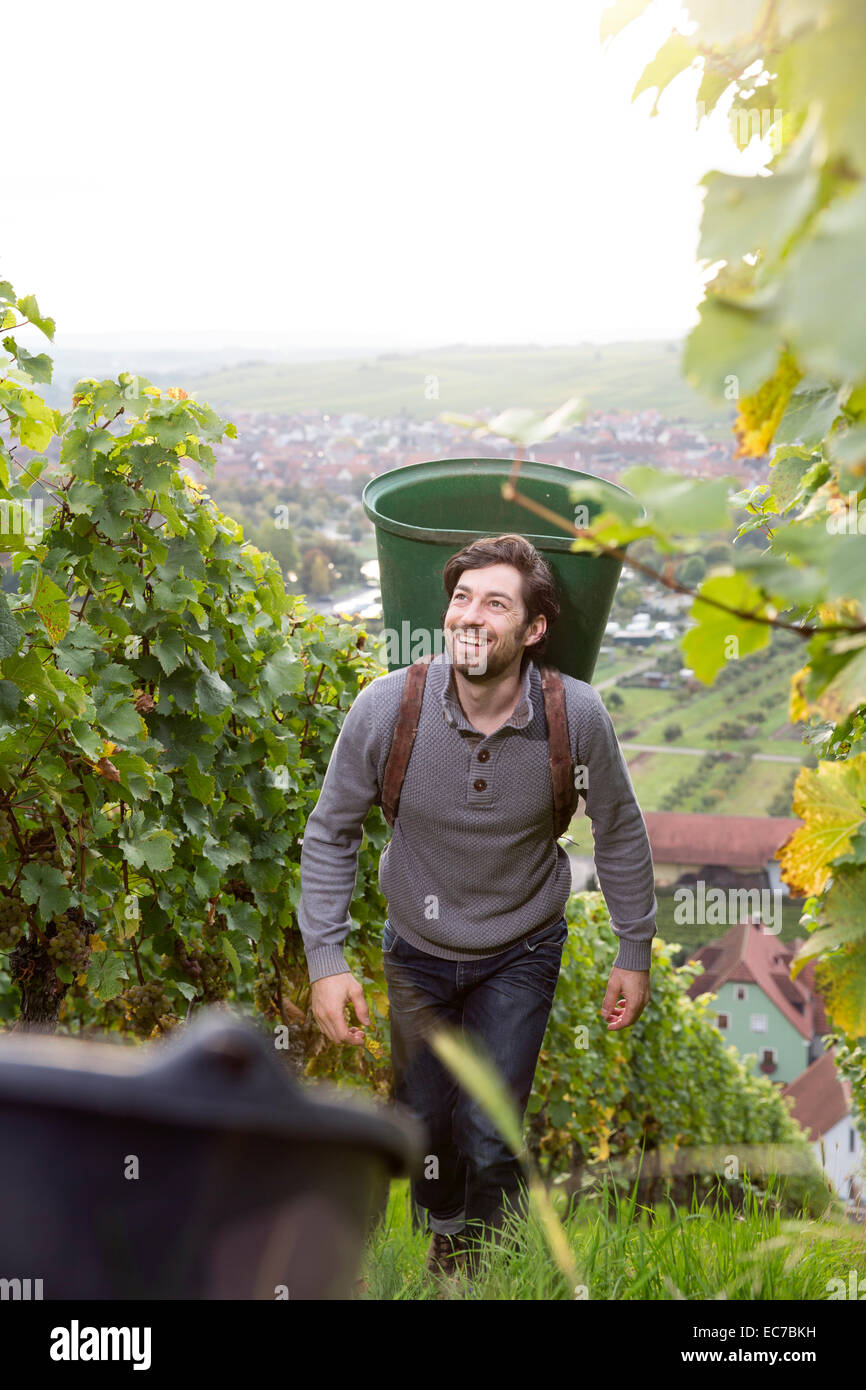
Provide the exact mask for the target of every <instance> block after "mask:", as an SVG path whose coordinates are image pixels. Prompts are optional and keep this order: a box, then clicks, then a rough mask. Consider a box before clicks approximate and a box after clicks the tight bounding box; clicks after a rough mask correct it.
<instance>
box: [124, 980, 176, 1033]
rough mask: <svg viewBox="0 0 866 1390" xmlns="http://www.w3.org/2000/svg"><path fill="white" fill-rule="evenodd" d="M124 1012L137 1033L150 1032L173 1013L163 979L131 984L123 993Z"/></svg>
mask: <svg viewBox="0 0 866 1390" xmlns="http://www.w3.org/2000/svg"><path fill="white" fill-rule="evenodd" d="M121 1000H122V1003H123V1007H124V1012H125V1014H126V1018H127V1020H128V1022H130V1023H131V1024H132V1026H133V1028H134V1029H135V1031H136V1033H139V1034H149V1033H152V1032H153V1030H154V1028H157V1027H158V1026H159V1023H160V1020H161V1019H162V1018H163V1017H164V1016H165V1015H167V1014H170V1013H171V1008H170V1006H169V1002H168V999H167V998H166V993H165V986H164V985H163V983H162V981H161V980H148V982H147V984H144V985H130V987H129V989H127V990H124V992H123V994H122V995H121Z"/></svg>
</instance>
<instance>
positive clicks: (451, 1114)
mask: <svg viewBox="0 0 866 1390" xmlns="http://www.w3.org/2000/svg"><path fill="white" fill-rule="evenodd" d="M567 938H568V927H567V925H566V921H565V918H564V917H562V918H560V920H559V921H558V922H555V923H554V924H553V926H550V927H545V928H544V929H543V930H541V931H538V932H534V933H532V935H530V936H528V937H525V938H524V940H523V941H520V942H518V943H517V945H515V946H510V947H509V948H508V949H507V950H505V951H500V952H498V953H497V954H496V955H494V956H488V957H487V958H486V959H485V960H471V961H465V962H458V961H451V960H442V959H441V958H440V957H438V956H431V955H429V954H428V953H427V952H426V951H419V950H416V949H415V947H414V946H410V945H409V943H408V942H407V941H404V940H403V938H402V937H399V936H397V934H396V932H395V931H394V929H393V927H392V926H391V924H390V922H388V921H386V922H385V928H384V931H383V933H382V960H383V964H384V969H385V978H386V980H387V982H388V998H389V1001H390V1023H391V1062H392V1068H393V1075H394V1092H393V1096H394V1100H395V1101H396V1102H398V1103H399V1104H400V1105H403V1106H405V1107H406V1108H407V1109H409V1110H411V1111H412V1112H413V1113H414V1114H415V1115H416V1116H417V1117H418V1118H419V1119H420V1120H421V1121H422V1122H423V1123H424V1124H425V1125H426V1127H427V1138H428V1152H427V1154H426V1156H425V1162H424V1175H423V1176H421V1177H418V1178H415V1179H413V1181H412V1198H413V1205H414V1208H415V1210H414V1212H413V1216H414V1217H415V1219H416V1221H417V1220H418V1209H419V1208H426V1209H427V1220H428V1225H429V1228H430V1229H431V1230H434V1231H444V1232H446V1233H448V1234H453V1233H454V1232H456V1231H459V1230H461V1229H462V1228H463V1226H464V1225H465V1224H466V1223H467V1222H473V1223H474V1222H479V1223H483V1227H484V1229H483V1231H482V1232H481V1233H483V1234H491V1233H495V1232H496V1231H497V1229H499V1228H500V1227H501V1225H502V1220H503V1216H504V1206H503V1199H505V1198H507V1199H508V1202H509V1206H510V1209H511V1210H513V1211H517V1212H518V1213H520V1214H521V1215H525V1213H526V1182H525V1178H524V1173H523V1167H522V1164H521V1163H520V1160H519V1159H518V1158H516V1157H515V1155H514V1154H512V1152H511V1150H510V1149H509V1147H508V1145H507V1144H506V1142H505V1140H504V1139H503V1138H502V1137H501V1135H500V1134H499V1132H498V1131H497V1129H496V1127H495V1125H494V1124H493V1122H492V1120H490V1119H489V1118H488V1117H487V1115H486V1114H485V1113H484V1111H483V1110H482V1109H481V1107H480V1106H478V1105H477V1104H476V1103H475V1101H473V1100H472V1098H471V1097H470V1096H469V1094H468V1092H466V1091H465V1090H464V1089H463V1088H462V1087H461V1086H459V1085H458V1083H457V1081H456V1080H455V1078H454V1077H453V1076H452V1074H451V1072H450V1071H449V1070H448V1069H447V1068H446V1067H445V1066H444V1064H443V1063H442V1062H440V1061H439V1059H438V1057H437V1056H436V1054H435V1053H434V1052H433V1051H432V1050H431V1048H430V1047H429V1046H428V1045H427V1043H426V1041H425V1039H426V1037H427V1035H428V1033H429V1032H430V1031H431V1029H432V1028H433V1027H434V1026H436V1025H437V1024H439V1025H442V1024H445V1025H448V1026H451V1027H456V1028H457V1029H462V1030H463V1031H465V1032H466V1033H467V1034H471V1035H472V1041H473V1042H474V1043H475V1044H476V1045H478V1044H480V1045H481V1050H482V1051H485V1052H486V1054H487V1056H488V1057H489V1058H490V1059H491V1060H492V1061H493V1063H494V1064H495V1066H496V1067H497V1070H498V1071H499V1074H500V1076H501V1078H502V1079H503V1081H504V1083H505V1084H506V1086H507V1089H508V1091H509V1094H510V1095H511V1098H512V1101H513V1103H514V1105H515V1108H516V1109H517V1112H518V1114H519V1116H520V1120H521V1122H522V1120H523V1116H524V1113H525V1111H526V1106H527V1103H528V1101H529V1096H530V1092H531V1091H532V1083H533V1079H534V1077H535V1068H536V1065H537V1063H538V1054H539V1052H540V1051H541V1044H542V1042H543V1040H544V1034H545V1031H546V1029H547V1021H548V1018H549V1017H550V1010H551V1006H552V1004H553V997H554V993H555V991H556V983H557V980H558V978H559V970H560V966H561V964H562V949H563V946H564V945H565V942H566V940H567ZM476 1229H477V1228H476Z"/></svg>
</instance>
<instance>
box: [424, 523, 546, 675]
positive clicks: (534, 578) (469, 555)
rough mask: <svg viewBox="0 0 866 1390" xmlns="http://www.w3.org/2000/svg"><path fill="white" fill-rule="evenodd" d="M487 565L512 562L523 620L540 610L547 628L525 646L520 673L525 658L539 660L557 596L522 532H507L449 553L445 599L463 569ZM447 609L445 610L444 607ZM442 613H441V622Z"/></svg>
mask: <svg viewBox="0 0 866 1390" xmlns="http://www.w3.org/2000/svg"><path fill="white" fill-rule="evenodd" d="M488 565H513V566H514V568H515V569H516V570H519V572H520V577H521V593H522V596H523V605H524V607H525V609H526V624H527V625H528V624H529V623H530V622H531V621H532V619H533V618H537V617H538V615H539V614H543V615H544V617H545V618H546V619H547V629H546V631H545V632H544V633H543V635H542V636H541V637H540V638H539V639H538V641H537V642H533V643H532V644H531V645H530V646H528V647H527V648H526V649H525V651H524V653H523V659H522V661H521V663H520V670H521V673H522V672H523V671H524V670H525V668H526V663H527V662H528V661H536V662H539V661H542V660H543V658H544V653H545V651H546V650H547V640H548V636H549V633H550V629H551V627H552V625H553V624H554V623H555V622H556V620H557V618H558V617H559V599H558V597H557V593H556V585H555V583H554V580H553V575H552V573H551V571H550V568H549V566H548V564H547V562H546V560H544V559H543V558H542V557H541V555H539V553H538V551H537V550H536V549H535V546H534V545H531V544H530V542H529V541H528V540H527V539H526V537H525V536H518V535H516V534H514V533H511V532H509V533H507V534H506V535H504V536H484V537H482V538H481V539H480V540H477V541H472V543H471V544H470V545H466V546H464V547H463V549H462V550H459V551H458V552H457V554H456V555H452V556H451V558H450V560H449V561H448V562H447V564H446V566H445V568H444V570H443V571H442V582H443V584H444V585H445V592H446V594H447V595H448V602H449V604H450V602H451V596H452V594H453V593H454V590H455V588H456V587H457V583H458V580H459V579H460V576H461V575H462V574H463V572H464V571H465V570H477V569H485V568H486V567H487V566H488ZM446 611H447V610H446ZM444 619H445V614H444V613H443V615H442V621H443V624H444Z"/></svg>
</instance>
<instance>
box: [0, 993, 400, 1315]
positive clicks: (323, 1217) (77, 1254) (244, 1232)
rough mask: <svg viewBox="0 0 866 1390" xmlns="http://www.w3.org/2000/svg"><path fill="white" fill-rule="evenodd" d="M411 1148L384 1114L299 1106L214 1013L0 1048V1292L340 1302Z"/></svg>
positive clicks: (370, 1107) (263, 1041)
mask: <svg viewBox="0 0 866 1390" xmlns="http://www.w3.org/2000/svg"><path fill="white" fill-rule="evenodd" d="M425 1139H426V1135H425V1132H424V1128H423V1126H422V1125H421V1124H420V1123H419V1122H418V1121H417V1120H416V1119H415V1117H414V1116H413V1115H411V1114H410V1113H409V1112H407V1111H406V1110H404V1109H402V1108H400V1107H397V1106H393V1105H392V1106H387V1107H385V1106H384V1105H381V1104H379V1103H376V1102H373V1101H370V1102H369V1103H364V1104H362V1103H361V1102H360V1101H356V1100H355V1099H348V1098H346V1097H345V1094H344V1093H343V1092H339V1093H338V1092H337V1089H336V1087H334V1086H331V1085H329V1084H328V1083H326V1082H319V1083H317V1084H316V1092H315V1095H314V1096H313V1095H311V1094H310V1092H309V1090H308V1089H307V1088H306V1087H302V1086H300V1085H299V1084H298V1083H297V1082H296V1081H294V1080H293V1078H292V1077H291V1075H290V1074H289V1072H288V1071H287V1069H286V1067H285V1065H284V1064H283V1063H282V1061H281V1060H280V1059H279V1058H278V1057H277V1056H276V1054H275V1052H274V1049H273V1046H272V1045H271V1043H270V1042H269V1040H268V1039H267V1037H265V1036H264V1035H263V1034H261V1033H260V1032H258V1031H257V1030H256V1029H255V1028H254V1027H253V1026H252V1025H250V1024H247V1023H244V1022H241V1021H239V1020H237V1019H234V1018H232V1017H231V1016H227V1015H226V1013H225V1012H224V1011H217V1012H216V1013H214V1014H204V1015H202V1016H200V1017H199V1018H198V1019H197V1020H194V1021H193V1022H192V1023H191V1024H190V1025H189V1027H188V1028H187V1029H185V1030H184V1032H183V1035H182V1036H181V1037H179V1038H174V1037H172V1038H169V1039H168V1040H166V1041H164V1042H161V1043H158V1044H152V1045H149V1046H146V1047H134V1046H129V1045H123V1044H112V1043H103V1042H88V1041H81V1040H78V1039H74V1038H63V1037H51V1036H44V1035H42V1036H39V1035H33V1034H25V1035H18V1034H5V1035H0V1279H6V1280H8V1281H15V1280H20V1281H21V1285H20V1287H21V1289H22V1290H24V1291H25V1292H24V1293H23V1294H22V1296H24V1297H26V1296H27V1293H28V1292H29V1296H30V1297H38V1296H41V1297H42V1298H44V1299H67V1300H72V1299H230V1298H239V1299H276V1298H288V1299H334V1298H337V1299H340V1298H349V1297H351V1295H352V1289H353V1285H354V1283H355V1281H356V1279H357V1277H358V1273H359V1269H360V1263H361V1257H362V1254H363V1246H364V1240H365V1237H366V1235H367V1233H368V1231H369V1230H370V1227H371V1224H372V1222H373V1221H374V1219H375V1218H376V1216H377V1215H378V1214H379V1213H381V1212H382V1211H383V1209H384V1204H385V1201H386V1200H387V1193H388V1186H389V1183H390V1180H391V1179H392V1178H394V1177H402V1176H406V1175H409V1176H414V1175H415V1174H416V1173H417V1172H418V1171H419V1169H420V1167H421V1165H422V1162H423V1157H422V1155H423V1149H424V1144H425ZM26 1280H30V1284H29V1286H28V1285H26V1283H25V1281H26ZM36 1281H41V1284H37V1282H36ZM6 1288H7V1289H11V1290H13V1292H12V1293H11V1296H13V1297H14V1296H17V1288H18V1286H16V1285H15V1284H14V1283H11V1284H9V1285H7V1286H6ZM37 1290H38V1292H37Z"/></svg>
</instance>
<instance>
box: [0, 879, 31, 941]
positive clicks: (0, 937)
mask: <svg viewBox="0 0 866 1390" xmlns="http://www.w3.org/2000/svg"><path fill="white" fill-rule="evenodd" d="M26 920H27V908H26V907H25V906H24V903H23V902H22V901H21V899H20V898H10V897H9V896H8V895H7V894H6V893H0V951H11V950H12V947H13V946H14V945H15V943H16V942H17V941H18V940H19V938H20V936H21V931H22V928H23V926H24V923H25V921H26Z"/></svg>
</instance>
